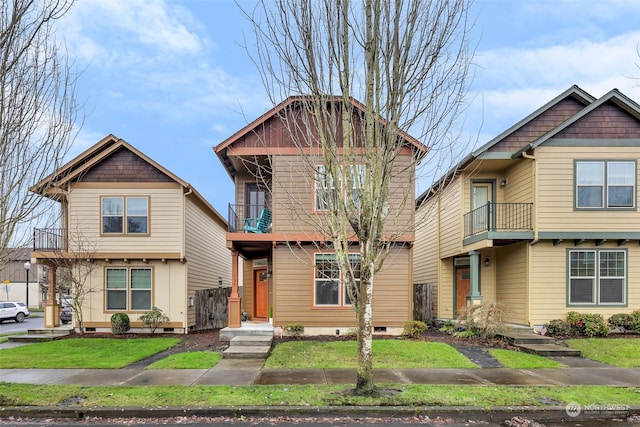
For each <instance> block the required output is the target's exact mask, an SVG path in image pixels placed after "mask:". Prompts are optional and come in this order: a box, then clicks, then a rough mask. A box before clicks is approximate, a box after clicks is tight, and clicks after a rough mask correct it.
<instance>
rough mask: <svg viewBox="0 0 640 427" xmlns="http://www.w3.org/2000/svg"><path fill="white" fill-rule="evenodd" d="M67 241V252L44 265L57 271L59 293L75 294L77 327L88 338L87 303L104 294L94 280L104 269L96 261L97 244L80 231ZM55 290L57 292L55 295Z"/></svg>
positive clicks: (55, 255) (70, 235)
mask: <svg viewBox="0 0 640 427" xmlns="http://www.w3.org/2000/svg"><path fill="white" fill-rule="evenodd" d="M67 242H68V243H67V249H66V250H62V251H57V252H55V254H54V255H53V256H51V257H50V258H45V259H43V260H42V262H43V263H44V264H45V265H48V266H49V268H52V267H53V268H55V269H56V274H57V280H56V283H57V285H58V289H57V291H58V292H59V293H60V294H62V289H63V288H66V289H68V290H69V291H71V307H72V308H73V313H74V315H75V319H76V323H77V328H78V331H79V332H80V334H81V335H83V336H84V332H85V330H84V311H83V307H84V302H85V300H86V298H87V297H88V296H89V295H90V294H92V293H95V292H101V291H102V287H101V286H99V285H96V283H99V281H95V280H93V281H92V280H91V278H92V275H93V274H94V273H95V272H96V270H98V269H99V268H100V264H99V263H98V262H96V253H97V245H96V244H95V243H91V240H90V239H89V238H87V237H86V236H85V235H84V234H83V232H82V231H81V230H80V229H79V228H78V229H77V230H75V231H73V232H69V233H68V236H67ZM50 286H51V284H50ZM55 291H56V290H55V289H54V294H55ZM61 296H62V295H61Z"/></svg>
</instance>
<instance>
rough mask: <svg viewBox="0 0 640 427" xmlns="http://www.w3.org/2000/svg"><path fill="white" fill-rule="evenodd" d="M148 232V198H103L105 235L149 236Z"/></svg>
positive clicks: (103, 229)
mask: <svg viewBox="0 0 640 427" xmlns="http://www.w3.org/2000/svg"><path fill="white" fill-rule="evenodd" d="M125 227H126V229H125ZM148 232H149V198H148V197H103V198H102V233H103V234H147V233H148Z"/></svg>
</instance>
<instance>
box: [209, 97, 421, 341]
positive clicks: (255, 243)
mask: <svg viewBox="0 0 640 427" xmlns="http://www.w3.org/2000/svg"><path fill="white" fill-rule="evenodd" d="M301 101H304V100H303V99H302V98H300V97H292V98H289V99H287V100H285V101H284V102H283V103H281V104H280V105H278V106H277V107H275V108H274V109H272V110H270V111H269V112H267V113H265V114H264V115H263V116H261V117H260V118H258V119H256V120H255V121H254V122H252V123H250V124H249V125H248V126H246V127H245V128H243V129H241V130H239V131H238V132H236V134H234V135H233V136H231V137H230V138H228V139H227V140H225V141H223V142H222V143H220V144H219V145H218V146H216V147H215V148H214V151H215V153H216V154H217V155H218V157H219V159H220V160H221V162H222V163H223V165H224V166H225V168H226V169H227V172H228V173H229V176H230V177H231V179H232V180H233V182H234V184H235V187H236V191H235V195H236V200H235V204H231V205H230V208H229V212H230V217H229V219H228V223H229V231H228V233H227V238H226V239H227V246H228V247H229V248H230V249H231V253H232V254H233V255H232V256H233V259H234V261H233V262H232V264H233V265H236V263H235V260H236V259H238V258H240V259H242V260H243V265H244V268H243V270H242V276H243V280H242V282H240V283H238V285H240V286H242V287H243V297H242V298H240V297H239V296H235V295H234V294H233V293H232V297H231V299H230V315H231V317H230V321H229V323H230V326H231V327H232V328H237V327H241V326H242V324H241V322H240V318H241V313H243V314H246V318H247V320H249V321H252V322H264V323H266V322H268V321H269V318H272V322H273V324H274V326H276V327H281V326H286V325H289V324H294V323H299V324H302V325H303V326H304V328H305V334H309V335H314V334H331V335H334V334H335V333H336V330H338V331H339V333H341V334H342V333H347V332H348V331H349V329H351V328H353V327H355V326H356V321H355V313H354V310H353V309H352V307H351V305H350V303H349V300H348V298H347V296H346V293H345V288H344V285H343V283H342V279H341V273H340V272H339V271H334V272H332V273H331V274H334V275H335V277H334V276H332V278H333V279H336V280H325V279H326V277H325V276H323V275H324V274H325V272H321V271H320V269H322V268H327V266H328V265H331V262H332V261H331V260H332V259H334V257H335V254H334V252H333V251H332V250H331V245H332V241H331V237H330V236H327V235H325V234H323V232H322V230H323V229H326V227H324V226H323V224H324V222H325V221H326V218H327V215H328V213H327V211H323V210H322V208H321V207H319V206H318V203H319V202H318V194H317V192H318V191H319V190H318V188H319V186H318V183H317V179H316V170H317V169H318V168H322V167H323V164H322V160H321V159H322V157H321V156H318V155H317V154H316V153H315V152H313V151H311V150H313V149H310V150H309V151H308V152H307V151H303V150H300V148H299V147H298V146H296V144H295V143H294V141H293V140H292V137H291V135H290V133H289V131H288V130H287V129H286V127H285V126H284V125H283V123H285V122H286V121H287V120H289V121H296V120H297V121H298V122H297V123H299V124H302V126H303V127H301V128H299V129H303V130H304V131H305V132H308V133H306V134H305V136H307V135H311V136H313V135H314V134H315V133H317V132H316V131H315V130H314V129H311V128H309V126H308V123H310V120H308V117H305V114H306V112H305V110H304V108H301V105H302V104H301ZM356 104H357V105H356ZM354 105H355V106H356V108H355V109H356V110H358V109H359V108H360V107H361V106H359V105H360V104H359V103H357V102H354ZM401 138H403V139H402V140H403V143H404V144H405V145H406V148H403V150H402V151H400V154H399V156H398V158H399V160H398V161H397V162H396V163H394V167H395V168H396V169H395V170H394V171H393V174H394V181H393V183H392V186H391V189H390V193H389V194H390V195H389V204H390V205H393V206H403V207H404V208H403V209H401V210H400V212H399V213H398V215H396V216H393V217H392V216H391V215H390V216H389V217H388V223H387V230H389V232H390V233H394V234H399V235H400V237H399V238H398V239H396V240H395V242H396V245H395V246H394V247H393V248H392V249H391V252H390V253H389V255H388V258H387V261H386V262H385V264H384V267H383V269H382V270H381V271H379V272H378V273H377V274H376V275H375V277H374V297H373V324H374V327H375V328H376V331H377V332H380V333H383V332H385V331H386V332H388V333H397V332H398V331H401V329H402V327H403V325H404V323H405V322H406V321H408V320H411V318H412V284H413V278H412V276H413V268H412V262H413V255H412V253H413V247H412V246H413V242H414V233H413V228H414V227H413V226H414V209H413V203H411V202H408V203H406V201H405V200H403V197H407V193H406V192H404V191H403V190H405V189H407V188H410V189H413V188H414V172H413V171H412V170H411V168H409V167H407V166H409V165H411V161H412V154H413V152H415V150H425V149H426V147H424V146H423V145H422V144H420V143H418V142H417V141H415V140H413V138H411V137H409V136H408V135H404V134H403V135H401ZM403 147H404V145H403ZM347 172H348V171H344V170H343V176H344V174H346V173H347ZM331 191H336V192H337V194H341V192H346V191H349V189H346V188H344V186H343V184H342V183H339V185H337V186H335V187H333V189H332V190H331ZM408 197H409V199H408V200H410V201H412V200H414V199H415V196H414V194H413V190H411V191H410V192H409V195H408ZM263 212H269V213H270V214H271V217H270V218H269V220H268V223H266V224H265V228H264V229H263V230H255V229H251V228H248V227H247V225H249V226H255V225H256V224H257V223H258V222H259V221H258V219H259V218H260V217H261V215H262V214H263ZM249 218H253V219H249ZM245 220H246V221H245ZM352 248H353V252H354V263H357V262H359V258H358V257H359V252H358V245H357V240H355V237H354V240H353V246H352ZM354 265H355V264H354ZM421 274H422V273H421ZM323 277H324V279H323ZM234 307H237V308H234ZM231 318H234V319H237V320H235V323H234V326H232V325H231V324H232V323H233V322H232V320H231Z"/></svg>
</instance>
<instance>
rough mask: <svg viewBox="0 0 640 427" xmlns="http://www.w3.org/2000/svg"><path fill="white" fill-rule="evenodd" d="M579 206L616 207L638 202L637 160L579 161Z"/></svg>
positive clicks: (628, 205) (577, 190) (634, 204)
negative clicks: (636, 195)
mask: <svg viewBox="0 0 640 427" xmlns="http://www.w3.org/2000/svg"><path fill="white" fill-rule="evenodd" d="M575 182H576V195H575V203H576V208H577V209H616V208H618V209H619V208H635V206H636V200H635V199H636V197H635V194H636V162H635V161H626V160H609V161H604V160H598V161H596V160H578V161H576V172H575Z"/></svg>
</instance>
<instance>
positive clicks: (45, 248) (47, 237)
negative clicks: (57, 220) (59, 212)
mask: <svg viewBox="0 0 640 427" xmlns="http://www.w3.org/2000/svg"><path fill="white" fill-rule="evenodd" d="M66 249H67V230H66V229H65V228H36V229H34V230H33V250H34V251H36V252H55V251H62V250H66Z"/></svg>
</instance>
